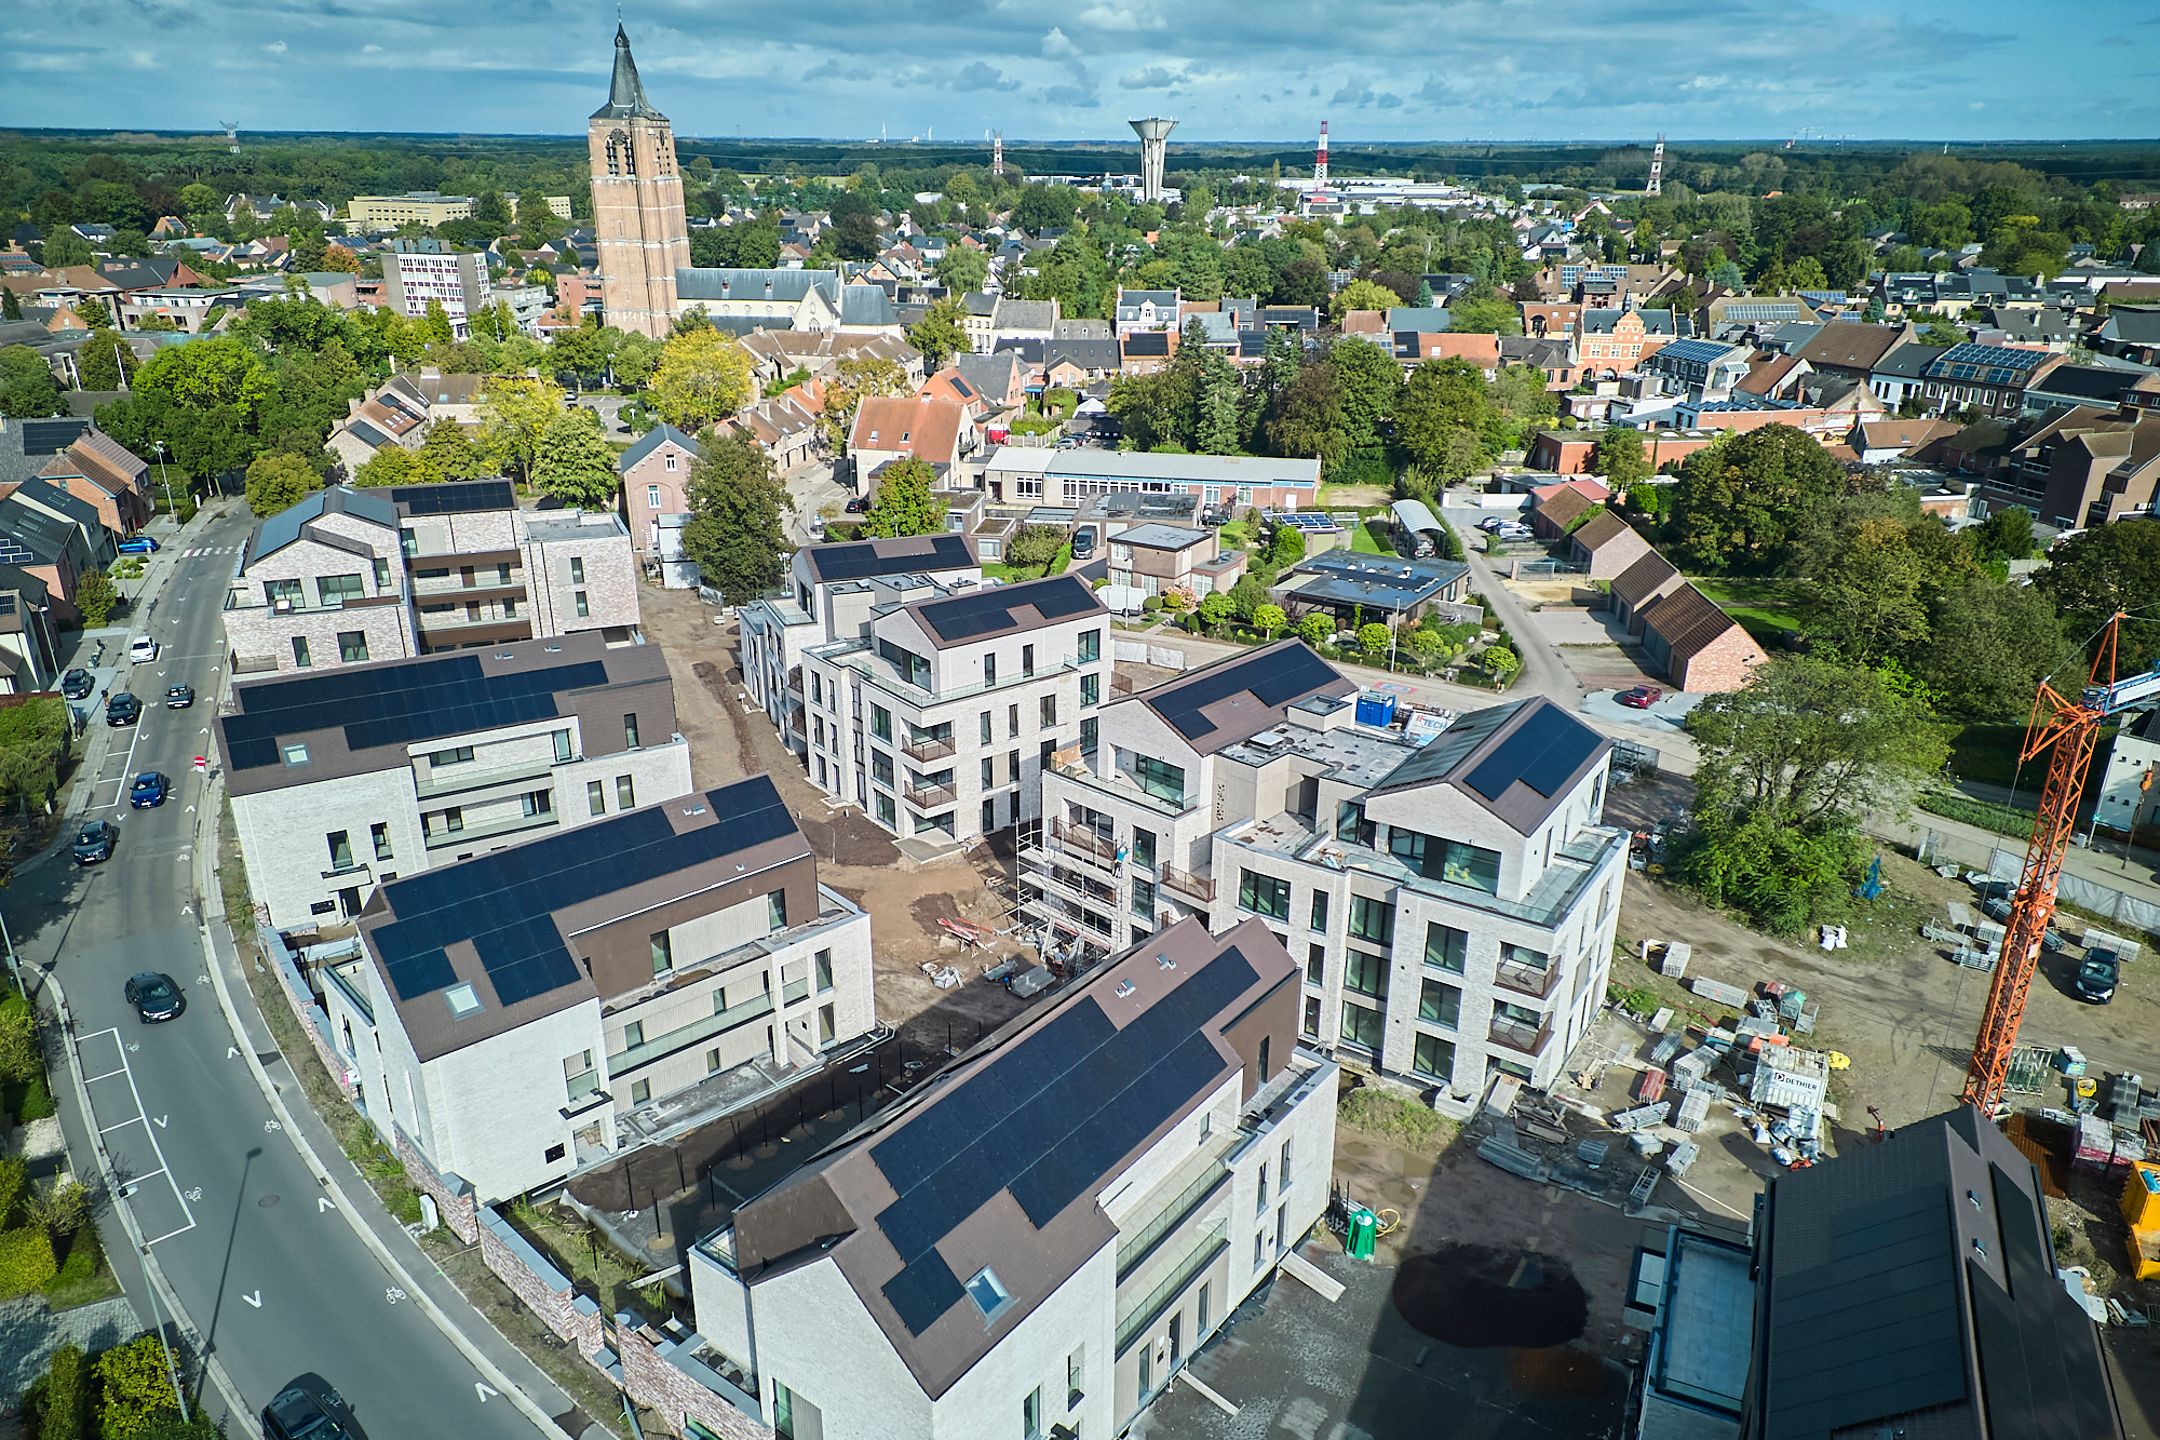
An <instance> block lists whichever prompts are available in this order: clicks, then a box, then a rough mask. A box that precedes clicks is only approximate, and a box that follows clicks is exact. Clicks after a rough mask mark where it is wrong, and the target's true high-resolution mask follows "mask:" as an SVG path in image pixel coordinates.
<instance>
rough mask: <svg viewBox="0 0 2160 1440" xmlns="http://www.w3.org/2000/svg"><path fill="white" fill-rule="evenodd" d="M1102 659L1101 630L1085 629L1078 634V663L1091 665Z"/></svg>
mask: <svg viewBox="0 0 2160 1440" xmlns="http://www.w3.org/2000/svg"><path fill="white" fill-rule="evenodd" d="M1100 659H1102V631H1100V630H1087V631H1083V632H1082V633H1081V635H1080V663H1081V664H1083V665H1092V664H1094V663H1095V662H1096V661H1097V660H1100Z"/></svg>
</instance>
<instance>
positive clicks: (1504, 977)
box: [1493, 960, 1560, 1000]
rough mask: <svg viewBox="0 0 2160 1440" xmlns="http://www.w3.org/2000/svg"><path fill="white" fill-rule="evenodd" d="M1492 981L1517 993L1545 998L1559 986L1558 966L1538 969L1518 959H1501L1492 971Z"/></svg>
mask: <svg viewBox="0 0 2160 1440" xmlns="http://www.w3.org/2000/svg"><path fill="white" fill-rule="evenodd" d="M1493 983H1494V984H1495V985H1498V986H1500V987H1501V988H1502V989H1506V990H1513V991H1514V992H1515V993H1516V994H1518V995H1528V996H1531V997H1533V998H1535V999H1538V1000H1547V999H1550V998H1552V993H1553V991H1555V990H1557V989H1558V988H1559V987H1560V967H1559V966H1557V965H1548V966H1546V967H1545V968H1544V969H1542V970H1539V969H1537V968H1535V967H1533V966H1529V965H1524V964H1522V963H1520V962H1519V961H1514V960H1502V961H1501V962H1500V965H1499V968H1498V969H1496V970H1494V971H1493Z"/></svg>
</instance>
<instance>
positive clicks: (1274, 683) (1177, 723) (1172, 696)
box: [1149, 645, 1341, 740]
mask: <svg viewBox="0 0 2160 1440" xmlns="http://www.w3.org/2000/svg"><path fill="white" fill-rule="evenodd" d="M1340 678H1341V677H1340V676H1339V675H1337V674H1336V673H1335V669H1334V667H1333V666H1331V665H1329V664H1328V663H1327V661H1325V660H1322V659H1321V658H1320V657H1319V656H1318V655H1315V654H1314V653H1313V652H1312V651H1311V650H1308V649H1306V648H1305V647H1304V646H1303V645H1297V646H1293V647H1289V648H1286V649H1283V650H1278V651H1271V652H1268V653H1266V654H1263V655H1252V656H1247V657H1245V658H1243V659H1241V660H1238V661H1234V662H1232V663H1230V664H1227V665H1224V666H1223V667H1222V668H1221V669H1219V670H1207V671H1203V672H1201V673H1200V674H1199V675H1197V676H1195V677H1194V678H1193V679H1191V680H1189V681H1187V682H1185V683H1183V684H1180V685H1178V686H1177V687H1176V688H1175V689H1173V690H1171V691H1170V692H1169V693H1168V694H1165V695H1163V696H1161V697H1159V698H1156V699H1154V700H1151V701H1150V702H1149V703H1150V704H1152V705H1153V706H1154V708H1155V709H1156V710H1157V711H1158V712H1159V713H1160V714H1161V715H1162V717H1163V718H1164V719H1165V720H1167V721H1169V722H1170V724H1171V726H1172V728H1174V729H1175V730H1176V731H1177V732H1178V733H1179V734H1180V735H1183V736H1184V737H1185V738H1186V739H1188V740H1197V739H1199V738H1200V737H1201V736H1203V735H1205V734H1207V733H1208V732H1209V731H1210V730H1213V729H1214V728H1215V726H1214V724H1213V722H1211V721H1209V720H1208V719H1207V718H1206V717H1205V716H1203V715H1202V714H1201V713H1200V712H1201V711H1203V710H1205V709H1207V707H1208V706H1210V705H1213V704H1215V703H1216V702H1217V701H1219V700H1223V699H1226V698H1228V697H1229V696H1232V695H1235V694H1237V693H1238V692H1239V691H1250V692H1251V693H1252V696H1253V698H1254V699H1256V700H1258V701H1259V702H1260V703H1261V704H1263V705H1271V706H1272V705H1283V704H1287V703H1288V702H1290V701H1291V700H1294V699H1296V698H1298V697H1299V696H1301V695H1308V694H1310V693H1312V692H1313V691H1315V690H1318V689H1320V688H1322V687H1323V686H1325V685H1327V684H1329V683H1330V682H1332V681H1335V680H1339V679H1340Z"/></svg>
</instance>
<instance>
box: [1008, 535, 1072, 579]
mask: <svg viewBox="0 0 2160 1440" xmlns="http://www.w3.org/2000/svg"><path fill="white" fill-rule="evenodd" d="M1064 548H1065V532H1064V531H1063V530H1062V529H1060V528H1059V527H1058V526H1055V525H1023V526H1021V527H1020V528H1019V529H1018V530H1015V531H1014V532H1013V536H1012V538H1011V539H1010V540H1008V541H1006V542H1005V563H1006V564H1008V565H1011V566H1012V567H1013V568H1014V569H1016V570H1042V571H1045V572H1047V571H1048V570H1049V568H1050V566H1051V565H1052V564H1053V563H1055V562H1056V560H1057V557H1058V551H1060V550H1062V549H1064Z"/></svg>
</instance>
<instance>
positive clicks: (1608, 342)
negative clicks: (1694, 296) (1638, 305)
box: [1575, 309, 1682, 375]
mask: <svg viewBox="0 0 2160 1440" xmlns="http://www.w3.org/2000/svg"><path fill="white" fill-rule="evenodd" d="M1681 334H1682V332H1681V330H1680V328H1679V323H1678V321H1677V319H1676V318H1675V316H1674V314H1673V312H1672V311H1670V310H1632V309H1630V310H1606V309H1585V310H1584V311H1583V312H1582V327H1581V328H1580V329H1579V330H1577V331H1576V333H1575V358H1576V359H1577V360H1579V361H1580V362H1581V363H1582V367H1583V369H1584V370H1585V371H1586V372H1594V373H1596V374H1600V375H1618V374H1621V373H1623V372H1625V371H1629V370H1633V369H1636V368H1637V367H1639V366H1640V365H1641V364H1642V362H1643V361H1644V360H1645V359H1647V358H1649V357H1650V356H1652V355H1655V354H1656V353H1657V352H1658V351H1659V350H1661V349H1663V348H1664V347H1665V346H1666V345H1669V344H1671V343H1672V342H1673V341H1675V340H1677V339H1679V338H1680V337H1681Z"/></svg>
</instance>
